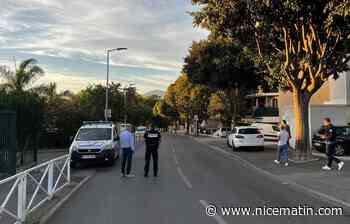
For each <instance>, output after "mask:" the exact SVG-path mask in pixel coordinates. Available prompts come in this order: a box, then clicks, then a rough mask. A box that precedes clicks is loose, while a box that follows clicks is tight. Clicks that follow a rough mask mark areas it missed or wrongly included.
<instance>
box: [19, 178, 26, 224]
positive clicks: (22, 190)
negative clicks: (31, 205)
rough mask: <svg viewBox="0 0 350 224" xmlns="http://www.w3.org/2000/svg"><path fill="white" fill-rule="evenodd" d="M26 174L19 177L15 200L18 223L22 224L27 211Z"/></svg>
mask: <svg viewBox="0 0 350 224" xmlns="http://www.w3.org/2000/svg"><path fill="white" fill-rule="evenodd" d="M26 186H27V174H24V175H22V176H21V177H20V181H19V183H18V186H17V188H18V199H17V215H18V218H19V220H20V223H23V222H24V221H25V219H26V215H27V211H26V204H27V200H26V198H27V187H26Z"/></svg>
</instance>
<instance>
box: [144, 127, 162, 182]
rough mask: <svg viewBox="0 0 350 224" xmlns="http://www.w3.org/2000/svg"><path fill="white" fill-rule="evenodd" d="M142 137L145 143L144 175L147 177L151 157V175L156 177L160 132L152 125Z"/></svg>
mask: <svg viewBox="0 0 350 224" xmlns="http://www.w3.org/2000/svg"><path fill="white" fill-rule="evenodd" d="M144 138H145V143H146V155H145V177H148V172H149V166H150V161H151V157H152V160H153V175H154V177H157V176H158V147H159V144H160V141H161V135H160V132H159V131H157V130H156V129H155V128H154V126H153V125H152V126H151V129H150V130H147V131H146V133H145V135H144Z"/></svg>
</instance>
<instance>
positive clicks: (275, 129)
mask: <svg viewBox="0 0 350 224" xmlns="http://www.w3.org/2000/svg"><path fill="white" fill-rule="evenodd" d="M272 130H274V131H276V132H279V131H280V128H279V127H278V126H275V125H272Z"/></svg>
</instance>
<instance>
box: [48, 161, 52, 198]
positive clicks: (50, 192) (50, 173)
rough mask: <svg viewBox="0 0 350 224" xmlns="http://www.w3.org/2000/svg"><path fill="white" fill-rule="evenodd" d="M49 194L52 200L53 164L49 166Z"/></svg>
mask: <svg viewBox="0 0 350 224" xmlns="http://www.w3.org/2000/svg"><path fill="white" fill-rule="evenodd" d="M47 177H48V180H47V193H48V194H49V200H50V199H51V198H52V194H53V192H52V190H53V163H50V164H49V171H48V174H47Z"/></svg>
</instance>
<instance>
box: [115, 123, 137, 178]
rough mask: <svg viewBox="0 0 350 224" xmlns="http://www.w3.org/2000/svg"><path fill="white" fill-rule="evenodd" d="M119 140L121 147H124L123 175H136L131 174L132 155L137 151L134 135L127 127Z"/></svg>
mask: <svg viewBox="0 0 350 224" xmlns="http://www.w3.org/2000/svg"><path fill="white" fill-rule="evenodd" d="M119 141H120V148H121V149H122V152H123V160H122V176H123V177H134V175H132V174H130V172H131V164H132V155H133V153H134V151H135V146H134V136H133V134H132V133H131V132H130V130H129V129H125V130H123V131H122V132H121V133H120V138H119ZM125 167H126V170H125Z"/></svg>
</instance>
